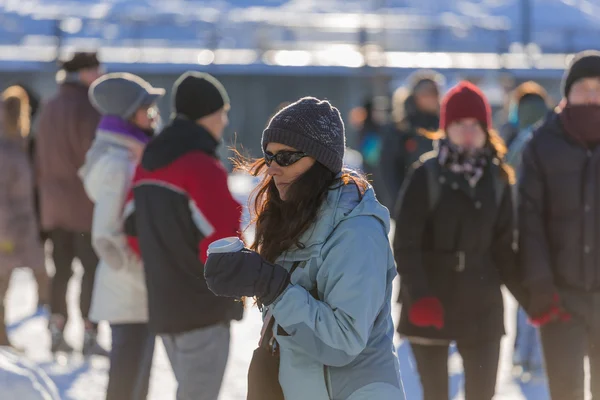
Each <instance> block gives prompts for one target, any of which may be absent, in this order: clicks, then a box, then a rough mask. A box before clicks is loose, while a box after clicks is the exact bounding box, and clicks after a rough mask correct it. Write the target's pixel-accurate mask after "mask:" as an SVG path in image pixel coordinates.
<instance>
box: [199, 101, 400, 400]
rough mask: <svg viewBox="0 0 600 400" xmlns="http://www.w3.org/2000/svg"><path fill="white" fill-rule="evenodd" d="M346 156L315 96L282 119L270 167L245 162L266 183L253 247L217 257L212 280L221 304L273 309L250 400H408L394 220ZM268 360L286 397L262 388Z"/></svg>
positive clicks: (268, 133)
mask: <svg viewBox="0 0 600 400" xmlns="http://www.w3.org/2000/svg"><path fill="white" fill-rule="evenodd" d="M345 147H346V146H345V129H344V123H343V121H342V118H341V116H340V113H339V111H338V109H337V108H335V107H333V106H332V105H331V103H329V102H328V101H323V100H319V99H316V98H314V97H305V98H302V99H300V100H298V101H297V102H295V103H293V104H291V105H289V106H288V107H286V108H284V109H283V110H281V111H280V112H279V113H277V115H275V116H274V117H273V118H272V119H271V121H270V122H269V125H268V127H267V128H266V129H265V130H264V132H263V137H262V149H263V152H264V158H261V159H259V160H256V161H255V162H251V161H248V162H247V163H242V167H245V168H246V169H248V170H249V171H250V172H251V173H252V174H254V175H255V176H260V177H261V178H262V181H261V183H260V185H259V187H258V189H257V191H256V192H255V197H254V199H253V200H252V201H251V204H254V207H255V211H256V220H255V221H256V237H255V240H254V244H253V245H252V246H250V248H251V249H244V250H241V251H239V252H235V253H220V254H210V256H209V257H208V260H207V261H206V267H205V272H204V273H205V276H206V281H207V284H208V287H209V288H210V289H211V290H212V291H213V292H214V293H215V294H217V295H220V296H226V297H234V298H242V297H244V296H249V297H255V298H256V300H257V301H258V303H259V304H260V305H261V306H262V307H264V308H263V311H264V328H263V332H264V333H263V335H262V338H261V340H260V342H261V346H260V347H259V349H257V352H255V358H254V360H253V363H252V364H254V367H253V366H252V365H251V367H250V371H249V376H248V379H249V389H250V391H249V393H248V399H261V400H265V399H274V398H278V399H281V400H283V399H284V398H285V399H286V400H300V399H302V400H304V399H314V400H317V399H318V400H322V399H348V400H367V399H369V400H370V399H378V400H398V399H400V400H402V399H404V398H405V397H404V391H403V387H402V382H401V380H400V376H399V364H398V360H397V358H396V355H395V354H394V349H393V336H394V331H393V330H394V328H393V322H392V317H391V313H390V310H391V302H390V300H391V294H392V281H393V280H394V278H395V276H396V271H395V270H394V260H393V256H392V251H391V247H390V244H389V242H388V238H387V233H388V231H389V227H390V217H389V212H388V211H387V209H386V208H385V207H383V206H382V205H381V204H380V203H379V202H378V201H377V199H376V198H375V194H374V192H373V189H372V187H370V186H369V184H368V182H367V181H366V179H365V178H364V177H363V176H361V175H359V174H358V173H356V172H354V171H351V170H348V169H345V168H343V165H342V162H343V157H344V152H345ZM261 351H262V352H264V353H265V354H266V357H269V358H270V357H272V356H271V355H274V357H277V359H278V360H279V364H278V366H276V367H275V368H273V369H271V372H270V374H269V378H270V379H269V382H271V383H272V385H273V386H274V387H277V388H279V389H278V390H276V392H277V391H278V392H279V395H278V396H277V397H272V396H270V395H269V394H272V392H266V391H262V392H261V389H264V387H261V386H262V385H260V386H258V387H257V386H255V383H256V384H258V383H261V382H262V380H261V379H258V377H257V375H258V371H259V369H258V366H259V364H258V360H259V358H258V355H259V354H262V353H261ZM255 377H256V379H255ZM253 389H254V390H253Z"/></svg>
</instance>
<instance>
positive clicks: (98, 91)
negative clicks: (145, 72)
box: [89, 73, 165, 120]
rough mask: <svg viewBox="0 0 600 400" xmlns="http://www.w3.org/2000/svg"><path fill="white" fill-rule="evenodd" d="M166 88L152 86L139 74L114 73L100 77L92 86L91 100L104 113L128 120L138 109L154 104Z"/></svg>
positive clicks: (90, 91)
mask: <svg viewBox="0 0 600 400" xmlns="http://www.w3.org/2000/svg"><path fill="white" fill-rule="evenodd" d="M164 94H165V89H157V88H154V87H152V85H150V83H148V82H146V81H145V80H143V79H142V78H140V77H139V76H137V75H133V74H129V73H112V74H107V75H104V76H103V77H101V78H98V79H97V80H96V81H94V83H93V84H92V86H90V90H89V97H90V101H91V102H92V104H93V105H94V107H95V108H96V110H98V112H99V113H100V114H102V115H114V116H117V117H121V118H123V119H125V120H128V119H129V118H131V117H132V116H133V114H135V112H136V111H137V110H139V109H140V108H142V107H144V106H150V105H152V104H154V103H155V102H156V101H157V100H158V99H159V98H160V97H162V96H164Z"/></svg>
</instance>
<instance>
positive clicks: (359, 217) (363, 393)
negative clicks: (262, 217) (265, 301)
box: [270, 184, 405, 400]
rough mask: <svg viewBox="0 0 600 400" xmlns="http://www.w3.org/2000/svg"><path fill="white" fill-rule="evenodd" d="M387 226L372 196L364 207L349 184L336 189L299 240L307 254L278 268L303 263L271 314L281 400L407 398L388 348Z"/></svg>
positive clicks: (390, 268) (390, 275)
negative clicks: (315, 296) (282, 397)
mask: <svg viewBox="0 0 600 400" xmlns="http://www.w3.org/2000/svg"><path fill="white" fill-rule="evenodd" d="M389 223H390V216H389V212H388V210H387V209H386V208H385V207H383V206H382V205H381V204H379V202H378V201H377V200H376V198H375V195H374V192H373V190H372V189H371V188H370V189H368V190H367V192H366V193H365V194H364V195H363V196H362V199H361V196H360V194H359V192H358V189H357V186H356V185H354V184H349V185H346V186H343V187H341V188H336V189H333V190H331V191H330V192H329V193H328V196H327V199H326V201H325V203H324V204H323V206H322V207H321V210H320V213H319V216H318V219H317V222H316V223H315V225H314V226H313V228H311V229H309V231H308V232H307V233H305V234H304V236H303V238H302V239H301V242H302V243H303V244H304V245H305V246H306V247H305V248H303V249H297V248H294V249H292V250H290V251H288V252H286V253H284V254H283V255H282V256H281V257H280V258H279V259H278V260H277V263H278V264H279V265H282V266H284V267H285V268H286V269H288V270H290V268H291V267H292V265H293V264H294V262H295V261H301V262H302V263H301V264H300V265H299V267H298V268H297V269H296V271H295V272H294V273H293V274H292V277H291V283H292V284H291V285H290V286H289V287H288V288H287V289H286V290H285V292H284V293H283V294H282V295H281V296H280V297H279V298H278V299H277V300H276V301H275V303H273V304H272V305H271V306H270V307H271V310H272V312H273V315H274V316H275V319H276V321H277V324H278V325H280V326H281V328H282V329H283V331H282V330H281V329H277V326H275V327H274V332H275V337H276V339H277V342H278V343H279V348H280V354H281V364H280V369H279V382H280V383H281V386H282V388H283V392H284V395H285V398H286V400H306V399H310V400H327V399H335V400H341V399H349V400H375V399H376V400H403V399H404V398H405V397H404V391H403V388H402V383H401V379H400V375H399V364H398V359H397V357H396V355H395V353H394V348H393V343H392V340H393V336H394V327H393V322H392V317H391V313H390V309H391V296H392V281H393V280H394V277H395V276H396V269H395V264H394V258H393V256H392V251H391V248H390V244H389V242H388V236H387V234H388V232H389ZM315 288H316V289H317V290H318V298H319V300H317V299H315V298H313V297H312V296H311V295H310V294H309V291H311V290H313V289H315ZM277 324H276V325H277ZM278 333H280V334H278ZM284 333H287V334H289V336H288V335H284Z"/></svg>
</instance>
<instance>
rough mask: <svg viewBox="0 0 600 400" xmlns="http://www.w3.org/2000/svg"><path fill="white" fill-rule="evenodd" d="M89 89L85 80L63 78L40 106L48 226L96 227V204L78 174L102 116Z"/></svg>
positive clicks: (40, 165) (40, 166) (40, 172)
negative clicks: (93, 217) (89, 197)
mask: <svg viewBox="0 0 600 400" xmlns="http://www.w3.org/2000/svg"><path fill="white" fill-rule="evenodd" d="M87 91H88V89H87V87H85V86H83V85H81V84H76V83H65V84H63V85H62V86H61V87H60V90H59V93H58V95H56V96H55V97H53V98H52V99H50V101H48V103H46V105H45V106H44V107H43V108H42V111H41V112H40V113H41V114H40V117H39V122H38V126H39V128H38V132H37V136H36V142H37V143H36V172H37V181H38V185H39V190H40V202H41V216H42V227H43V228H44V229H46V230H52V229H64V230H67V231H71V232H90V231H91V229H92V214H93V205H92V202H91V201H90V200H89V199H88V197H87V195H86V193H85V190H84V189H83V183H82V182H81V180H80V179H79V176H78V175H77V171H78V170H79V168H81V166H82V165H83V163H84V161H85V154H86V153H87V151H88V149H89V148H90V146H91V144H92V141H93V140H94V136H95V131H96V126H97V125H98V122H99V120H100V115H99V114H98V112H97V111H96V110H95V109H94V107H93V106H92V104H91V103H90V101H89V99H88V93H87Z"/></svg>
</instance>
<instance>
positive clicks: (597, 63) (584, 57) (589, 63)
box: [563, 50, 600, 97]
mask: <svg viewBox="0 0 600 400" xmlns="http://www.w3.org/2000/svg"><path fill="white" fill-rule="evenodd" d="M584 78H600V51H597V50H586V51H582V52H581V53H577V54H575V57H573V61H571V65H569V68H568V69H567V70H566V71H565V75H564V77H563V95H564V96H565V97H567V96H568V95H569V92H570V91H571V87H572V86H573V84H574V83H575V82H577V81H578V80H580V79H584Z"/></svg>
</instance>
